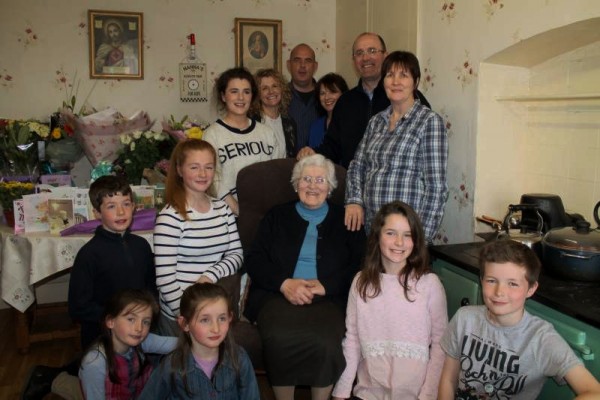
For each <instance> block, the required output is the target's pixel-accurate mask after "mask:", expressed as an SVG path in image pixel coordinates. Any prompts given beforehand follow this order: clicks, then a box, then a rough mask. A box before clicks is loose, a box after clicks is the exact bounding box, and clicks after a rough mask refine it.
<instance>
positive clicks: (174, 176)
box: [165, 139, 218, 220]
mask: <svg viewBox="0 0 600 400" xmlns="http://www.w3.org/2000/svg"><path fill="white" fill-rule="evenodd" d="M197 150H200V151H202V150H204V151H208V152H210V153H211V154H212V156H213V159H214V164H215V178H213V183H212V184H211V185H210V187H209V188H208V191H207V194H208V195H209V196H212V197H214V196H215V195H216V190H215V185H214V179H216V177H217V174H218V171H217V152H216V151H215V148H214V147H212V145H211V144H210V143H208V142H207V141H205V140H200V139H185V140H182V141H180V142H179V143H177V146H175V148H174V149H173V152H172V153H171V159H170V160H169V172H167V185H166V189H165V201H166V202H167V204H169V205H171V207H173V208H174V209H175V210H176V211H177V213H179V215H180V216H181V217H182V218H183V219H185V220H187V219H188V218H189V217H188V215H187V209H186V204H187V201H186V195H185V187H184V186H183V178H182V177H181V175H179V171H178V167H181V166H182V165H183V164H185V160H186V158H187V156H188V154H189V153H190V152H191V151H197Z"/></svg>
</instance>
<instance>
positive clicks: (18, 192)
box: [0, 181, 34, 227]
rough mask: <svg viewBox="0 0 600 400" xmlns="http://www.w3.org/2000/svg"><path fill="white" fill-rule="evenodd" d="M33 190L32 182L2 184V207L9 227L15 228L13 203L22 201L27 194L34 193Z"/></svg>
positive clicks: (0, 187)
mask: <svg viewBox="0 0 600 400" xmlns="http://www.w3.org/2000/svg"><path fill="white" fill-rule="evenodd" d="M33 190H34V185H33V183H31V182H17V181H1V182H0V205H1V206H2V211H3V212H4V218H5V219H6V223H7V225H8V226H11V227H14V226H15V218H14V216H15V214H14V208H13V201H15V200H19V199H21V198H22V197H23V195H25V194H31V193H33Z"/></svg>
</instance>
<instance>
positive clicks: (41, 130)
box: [27, 121, 50, 138]
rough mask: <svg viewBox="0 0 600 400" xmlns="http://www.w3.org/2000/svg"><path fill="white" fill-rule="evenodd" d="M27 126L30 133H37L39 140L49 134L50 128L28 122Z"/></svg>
mask: <svg viewBox="0 0 600 400" xmlns="http://www.w3.org/2000/svg"><path fill="white" fill-rule="evenodd" d="M27 126H28V127H29V130H30V131H33V132H35V133H37V134H38V136H39V137H41V138H47V137H48V135H49V134H50V127H49V126H48V125H45V124H40V123H39V122H35V121H28V122H27Z"/></svg>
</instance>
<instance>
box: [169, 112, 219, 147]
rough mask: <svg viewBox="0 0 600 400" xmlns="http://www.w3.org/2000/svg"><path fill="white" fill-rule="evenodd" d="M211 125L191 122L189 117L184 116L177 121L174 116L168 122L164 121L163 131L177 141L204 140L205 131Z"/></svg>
mask: <svg viewBox="0 0 600 400" xmlns="http://www.w3.org/2000/svg"><path fill="white" fill-rule="evenodd" d="M208 126H209V124H206V123H197V122H193V121H190V119H189V118H188V116H187V115H186V116H184V117H183V118H182V119H181V120H180V121H177V120H176V119H175V117H173V115H171V116H170V118H169V119H168V120H166V121H162V127H163V131H164V132H166V133H168V134H169V135H171V136H172V137H173V138H175V140H177V141H180V140H183V139H202V135H203V134H204V130H205V129H206V128H208Z"/></svg>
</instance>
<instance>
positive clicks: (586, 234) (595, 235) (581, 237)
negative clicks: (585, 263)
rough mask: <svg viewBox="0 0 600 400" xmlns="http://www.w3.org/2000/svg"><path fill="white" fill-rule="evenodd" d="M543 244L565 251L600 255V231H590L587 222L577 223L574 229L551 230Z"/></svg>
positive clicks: (569, 227) (545, 236)
mask: <svg viewBox="0 0 600 400" xmlns="http://www.w3.org/2000/svg"><path fill="white" fill-rule="evenodd" d="M543 242H544V243H545V244H548V245H550V246H554V247H558V248H561V249H565V250H578V251H588V252H593V253H600V230H598V229H590V223H589V222H587V221H577V222H576V224H575V226H574V227H572V226H568V227H564V228H554V229H551V230H549V231H548V233H546V235H544V239H543Z"/></svg>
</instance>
